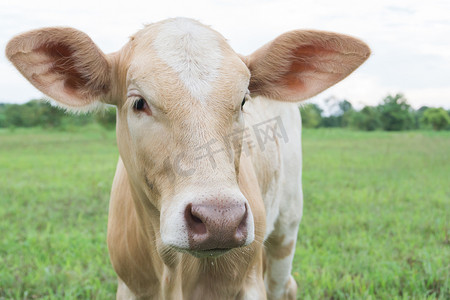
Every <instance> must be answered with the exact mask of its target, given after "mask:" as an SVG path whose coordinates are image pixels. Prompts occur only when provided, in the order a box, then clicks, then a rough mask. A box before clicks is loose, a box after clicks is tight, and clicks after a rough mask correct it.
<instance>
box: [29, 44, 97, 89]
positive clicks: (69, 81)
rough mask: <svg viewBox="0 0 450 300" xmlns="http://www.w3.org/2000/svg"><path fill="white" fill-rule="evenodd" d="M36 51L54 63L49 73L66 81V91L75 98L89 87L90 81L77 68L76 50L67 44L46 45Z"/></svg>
mask: <svg viewBox="0 0 450 300" xmlns="http://www.w3.org/2000/svg"><path fill="white" fill-rule="evenodd" d="M35 51H37V52H41V53H43V54H44V55H46V56H48V57H49V58H50V60H51V61H52V67H51V68H50V69H49V70H48V72H55V73H57V74H58V75H60V76H61V77H62V78H63V80H64V90H65V92H66V93H68V94H71V95H74V96H82V95H80V91H81V90H82V89H83V87H85V86H86V85H87V83H88V82H89V79H88V78H86V77H85V76H83V75H82V74H81V72H80V71H79V70H77V68H76V62H75V58H74V55H73V54H74V52H75V51H74V50H72V49H70V47H69V46H68V45H65V44H45V45H43V46H41V47H39V48H38V49H36V50H35Z"/></svg>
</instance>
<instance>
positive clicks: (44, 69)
mask: <svg viewBox="0 0 450 300" xmlns="http://www.w3.org/2000/svg"><path fill="white" fill-rule="evenodd" d="M6 56H7V57H8V59H9V60H11V62H12V63H13V64H14V65H15V67H16V68H17V69H18V70H19V71H20V72H21V73H22V75H24V76H25V78H27V79H28V80H29V81H30V82H31V83H32V84H33V85H34V86H35V87H36V88H38V89H39V90H40V91H42V92H43V93H44V94H47V95H49V96H50V97H52V98H55V99H58V100H59V101H60V102H62V104H64V105H66V106H69V107H75V108H77V107H82V106H86V105H88V104H91V102H92V101H94V100H95V99H96V98H99V97H104V96H105V95H106V94H107V93H108V92H109V90H110V83H111V78H110V76H111V72H110V71H111V70H110V68H111V67H110V65H109V63H108V61H107V59H106V56H105V55H104V54H103V52H101V50H100V49H98V47H97V46H96V45H95V44H94V42H92V40H91V39H90V38H89V37H88V36H87V35H86V34H85V33H83V32H80V31H78V30H76V29H72V28H65V27H61V28H58V27H54V28H43V29H39V30H33V31H29V32H26V33H23V34H21V35H18V36H16V37H15V38H14V39H12V40H11V41H10V42H9V43H8V45H7V47H6ZM104 100H107V99H104Z"/></svg>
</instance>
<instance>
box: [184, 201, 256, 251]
mask: <svg viewBox="0 0 450 300" xmlns="http://www.w3.org/2000/svg"><path fill="white" fill-rule="evenodd" d="M184 216H185V219H186V224H187V229H188V235H189V246H190V248H191V249H192V250H213V249H230V248H236V247H240V246H243V245H244V244H245V241H246V239H247V218H248V212H247V205H246V204H244V203H242V204H231V205H217V204H189V205H187V207H186V210H185V213H184Z"/></svg>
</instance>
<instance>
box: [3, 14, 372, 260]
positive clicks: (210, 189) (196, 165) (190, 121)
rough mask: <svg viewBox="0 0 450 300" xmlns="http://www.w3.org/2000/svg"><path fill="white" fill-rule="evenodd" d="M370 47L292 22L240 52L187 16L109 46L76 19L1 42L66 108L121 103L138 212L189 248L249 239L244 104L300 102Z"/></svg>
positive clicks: (218, 248)
mask: <svg viewBox="0 0 450 300" xmlns="http://www.w3.org/2000/svg"><path fill="white" fill-rule="evenodd" d="M369 54H370V50H369V48H368V47H367V46H366V45H365V44H364V43H362V42H361V41H359V40H357V39H354V38H352V37H348V36H344V35H338V34H334V33H328V32H318V31H300V30H297V31H292V32H288V33H286V34H283V35H281V36H280V37H278V38H277V39H275V40H274V41H272V42H271V43H269V44H267V45H265V46H263V47H262V48H260V49H259V50H257V51H256V52H254V53H253V54H252V55H250V56H247V57H242V56H239V55H238V54H236V53H235V52H234V51H233V50H232V49H231V48H230V47H229V45H228V44H227V42H226V41H225V39H224V38H223V37H222V36H221V35H220V34H219V33H217V32H215V31H214V30H212V29H210V28H209V27H206V26H204V25H202V24H200V23H198V22H196V21H193V20H189V19H183V18H178V19H171V20H167V21H163V22H160V23H156V24H152V25H149V26H146V27H145V28H144V29H142V30H141V31H139V32H138V33H136V34H135V35H134V36H132V37H131V39H130V41H129V42H128V43H127V44H126V45H125V46H124V47H123V48H122V49H121V50H120V51H118V52H116V53H112V54H109V55H105V54H103V53H102V52H101V51H100V50H99V49H98V48H97V46H96V45H95V44H94V43H93V42H92V40H91V39H90V38H89V37H88V36H86V35H85V34H84V33H82V32H79V31H77V30H74V29H71V28H45V29H40V30H35V31H31V32H27V33H24V34H21V35H19V36H17V37H15V38H14V39H12V40H11V41H10V42H9V43H8V46H7V49H6V55H7V56H8V58H9V59H10V60H11V61H12V62H13V63H14V65H15V66H16V67H17V68H18V70H19V71H20V72H21V73H22V74H23V75H24V76H25V77H26V78H27V79H28V80H29V81H30V82H31V83H32V84H33V85H35V86H36V87H37V88H38V89H40V90H41V91H42V92H44V93H45V94H47V95H49V96H50V97H52V98H53V99H55V100H56V101H57V102H58V103H59V104H61V105H62V106H65V107H68V108H69V109H73V110H85V109H89V108H92V107H94V106H96V105H98V104H101V103H107V104H112V105H115V106H116V107H117V141H118V147H119V152H120V155H121V158H122V160H123V162H124V165H125V167H126V170H127V173H128V176H129V178H130V186H131V190H132V194H133V198H134V201H135V204H136V207H137V210H138V215H139V216H140V218H141V219H143V220H144V221H145V220H146V219H150V221H151V222H152V223H153V225H154V226H155V228H157V229H158V228H159V230H158V233H157V235H158V237H159V236H160V239H158V242H159V243H160V244H161V245H162V246H164V247H171V248H174V249H176V250H180V251H187V252H189V253H191V254H193V255H196V256H204V255H219V254H222V253H224V252H226V251H227V250H229V249H231V248H235V247H241V246H245V245H248V244H249V243H251V242H252V241H253V239H254V231H255V230H254V220H253V216H252V211H251V208H250V206H249V203H248V201H247V199H246V198H245V197H244V196H243V194H242V193H241V191H240V188H239V186H238V180H237V178H238V175H239V165H240V163H239V160H240V150H241V145H242V139H243V137H242V134H243V129H244V121H243V111H242V108H243V107H242V106H243V103H244V101H245V100H250V95H252V96H257V95H262V96H266V97H269V98H271V99H273V100H280V101H300V100H303V99H307V98H309V97H311V96H314V95H315V94H317V93H319V92H321V91H322V90H324V89H326V88H328V87H329V86H331V85H333V84H335V83H336V82H338V81H340V80H342V79H343V78H345V77H346V76H347V75H349V74H350V73H351V72H352V71H353V70H354V69H355V68H356V67H358V66H359V65H360V64H361V63H362V62H364V61H365V60H366V59H367V57H368V56H369ZM244 110H245V106H244ZM261 205H262V203H261ZM143 224H146V223H145V222H143Z"/></svg>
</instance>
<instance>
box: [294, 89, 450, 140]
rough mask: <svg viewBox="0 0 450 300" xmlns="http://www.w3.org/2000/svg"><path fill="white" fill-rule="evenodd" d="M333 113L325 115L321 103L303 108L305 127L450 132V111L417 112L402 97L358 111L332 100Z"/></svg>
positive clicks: (393, 96) (392, 98)
mask: <svg viewBox="0 0 450 300" xmlns="http://www.w3.org/2000/svg"><path fill="white" fill-rule="evenodd" d="M328 104H329V105H331V106H333V109H332V113H331V114H330V115H329V116H324V114H323V110H322V109H321V108H320V106H318V105H317V104H311V103H310V104H306V105H303V106H301V107H300V112H301V116H302V124H303V127H306V128H319V127H348V128H355V129H359V130H366V131H373V130H386V131H400V130H410V129H434V130H450V117H449V115H450V111H447V110H445V109H443V108H434V107H427V106H422V107H421V108H419V109H418V110H414V109H413V108H412V107H411V106H410V105H409V104H408V101H407V100H406V98H405V97H404V96H403V95H402V94H396V95H388V96H387V97H385V98H384V99H383V101H382V102H381V103H380V104H379V105H378V106H365V107H364V108H363V109H361V110H355V109H354V108H353V106H352V104H351V103H350V102H348V101H347V100H342V101H336V100H334V101H333V100H332V99H331V101H330V100H329V101H328Z"/></svg>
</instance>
